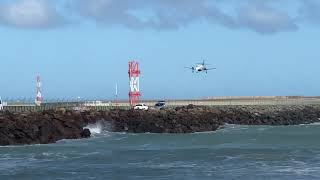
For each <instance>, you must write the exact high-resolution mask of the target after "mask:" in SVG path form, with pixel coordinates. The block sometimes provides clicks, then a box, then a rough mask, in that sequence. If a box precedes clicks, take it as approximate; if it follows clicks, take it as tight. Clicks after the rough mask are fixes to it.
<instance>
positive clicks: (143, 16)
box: [0, 0, 320, 34]
mask: <svg viewBox="0 0 320 180" xmlns="http://www.w3.org/2000/svg"><path fill="white" fill-rule="evenodd" d="M3 2H4V1H2V2H0V24H5V25H8V26H14V27H20V28H52V27H59V26H61V25H64V24H65V23H66V22H69V21H67V20H66V19H68V20H69V19H71V18H70V17H71V16H72V17H76V18H75V19H76V20H77V21H76V22H80V21H84V19H86V20H88V21H91V22H96V23H98V24H101V25H104V26H106V27H113V26H124V27H127V28H131V29H144V28H149V29H155V30H174V29H178V28H183V27H186V26H188V25H190V24H192V23H195V22H205V23H209V24H214V25H216V26H223V27H226V28H229V29H234V30H236V29H250V30H252V31H256V32H258V33H262V34H272V33H277V32H283V31H294V30H297V29H298V28H300V26H301V21H310V22H316V23H317V24H320V20H319V19H320V13H319V12H320V5H319V2H317V0H281V1H280V0H241V1H240V0H6V1H5V2H6V3H3ZM62 2H64V3H65V2H67V4H68V6H67V7H71V9H70V8H67V7H66V6H63V5H62ZM292 2H296V3H300V4H299V7H298V8H297V9H295V10H293V11H292V10H291V11H286V10H287V9H286V8H284V7H290V5H291V4H292ZM281 3H282V4H281ZM279 4H281V5H279ZM275 5H277V6H275ZM57 7H59V8H60V10H61V9H62V10H63V11H62V12H63V13H62V12H61V11H58V10H57ZM226 7H227V8H226ZM289 12H290V13H289ZM62 14H64V15H62ZM66 17H68V18H66Z"/></svg>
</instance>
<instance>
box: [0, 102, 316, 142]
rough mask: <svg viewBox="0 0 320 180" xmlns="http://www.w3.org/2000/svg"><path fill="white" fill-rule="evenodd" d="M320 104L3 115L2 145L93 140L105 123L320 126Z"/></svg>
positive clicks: (139, 128) (182, 129)
mask: <svg viewBox="0 0 320 180" xmlns="http://www.w3.org/2000/svg"><path fill="white" fill-rule="evenodd" d="M319 118H320V106H319V105H308V106H304V105H300V106H221V107H206V106H202V107H199V106H192V105H190V106H184V107H176V108H169V109H165V110H148V111H134V110H120V109H113V110H103V111H102V110H101V111H97V110H89V111H73V110H66V109H63V108H62V109H59V110H46V111H40V112H21V113H18V112H10V111H2V112H0V145H18V144H47V143H54V142H56V141H58V140H61V139H78V138H86V137H89V136H90V132H88V130H84V129H83V128H84V127H85V126H87V125H88V124H94V123H96V122H98V121H101V120H103V121H105V122H108V123H109V124H111V130H112V131H114V132H128V133H146V132H150V133H193V132H204V131H215V130H217V129H219V128H221V127H223V125H224V124H226V123H228V124H240V125H297V124H309V123H314V122H320V120H319Z"/></svg>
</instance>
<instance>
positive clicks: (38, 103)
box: [35, 75, 42, 106]
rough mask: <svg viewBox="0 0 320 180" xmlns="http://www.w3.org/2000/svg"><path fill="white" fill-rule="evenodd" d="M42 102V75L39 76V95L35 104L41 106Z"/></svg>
mask: <svg viewBox="0 0 320 180" xmlns="http://www.w3.org/2000/svg"><path fill="white" fill-rule="evenodd" d="M41 102H42V94H41V79H40V75H38V76H37V95H36V99H35V103H36V105H37V106H40V105H41Z"/></svg>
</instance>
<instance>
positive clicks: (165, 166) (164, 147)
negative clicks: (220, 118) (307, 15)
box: [0, 124, 320, 180]
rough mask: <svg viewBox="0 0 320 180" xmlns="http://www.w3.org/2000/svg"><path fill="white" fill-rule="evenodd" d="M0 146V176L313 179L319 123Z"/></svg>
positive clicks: (97, 134)
mask: <svg viewBox="0 0 320 180" xmlns="http://www.w3.org/2000/svg"><path fill="white" fill-rule="evenodd" d="M89 128H90V129H91V130H92V131H93V132H94V134H93V137H92V138H90V139H81V140H62V141H59V142H58V143H56V144H48V145H27V146H9V147H0V179H1V180H5V179H14V180H19V179H30V180H43V179H60V180H74V179H148V180H149V179H181V180H188V179H190V180H191V179H228V180H229V179H244V180H249V179H254V180H256V179H288V180H292V179H320V140H319V139H320V125H319V124H312V125H299V126H279V127H271V126H238V125H226V126H225V127H224V128H222V129H220V130H218V131H216V132H207V133H195V134H126V133H113V132H108V127H103V126H102V125H101V124H96V125H91V126H90V127H89Z"/></svg>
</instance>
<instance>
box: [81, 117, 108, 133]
mask: <svg viewBox="0 0 320 180" xmlns="http://www.w3.org/2000/svg"><path fill="white" fill-rule="evenodd" d="M83 129H89V130H90V132H91V134H92V135H96V134H101V133H102V132H103V131H111V124H110V123H108V122H105V121H103V120H101V121H98V122H97V123H94V124H88V125H87V126H86V127H84V128H83Z"/></svg>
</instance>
